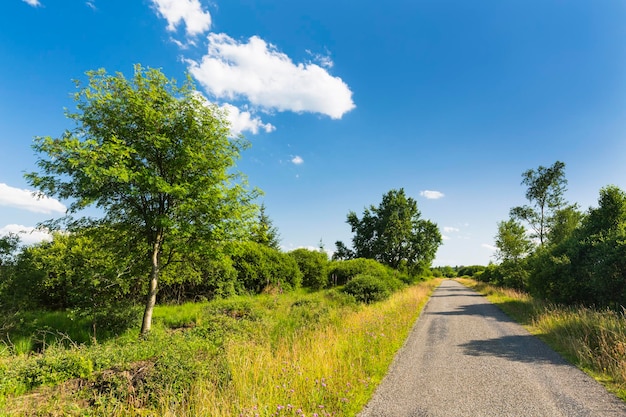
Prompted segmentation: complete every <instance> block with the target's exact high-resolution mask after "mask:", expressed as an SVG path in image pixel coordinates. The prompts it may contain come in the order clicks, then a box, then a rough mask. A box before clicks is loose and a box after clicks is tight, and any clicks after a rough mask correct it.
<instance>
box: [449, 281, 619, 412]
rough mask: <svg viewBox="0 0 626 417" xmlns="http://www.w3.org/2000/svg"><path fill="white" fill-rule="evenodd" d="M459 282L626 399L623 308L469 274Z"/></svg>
mask: <svg viewBox="0 0 626 417" xmlns="http://www.w3.org/2000/svg"><path fill="white" fill-rule="evenodd" d="M458 281H459V282H461V283H462V284H464V285H466V286H468V287H470V288H473V289H475V290H477V291H478V292H480V293H481V294H483V295H486V296H487V298H488V299H489V301H491V302H492V303H494V304H495V305H497V306H498V307H500V308H501V309H502V310H503V311H504V312H505V313H507V314H508V315H509V316H510V317H511V318H513V319H515V320H516V321H517V322H519V323H521V324H523V325H524V327H526V329H527V330H528V331H529V332H531V333H532V334H534V335H536V336H538V337H540V338H541V339H542V340H544V341H545V342H546V343H547V344H548V345H550V346H551V347H552V348H553V349H554V350H556V351H557V352H559V353H560V354H562V355H563V356H564V357H565V358H566V359H567V360H569V361H570V362H572V363H573V364H575V365H576V366H578V367H579V368H581V369H582V370H584V371H585V372H587V373H588V374H589V375H591V376H592V377H594V378H595V379H596V380H597V381H599V382H601V383H602V384H603V385H604V386H605V387H606V388H607V389H608V390H609V391H611V392H613V393H615V394H616V395H617V396H618V397H620V398H621V399H622V400H624V401H626V316H625V315H624V311H615V310H611V309H607V308H605V309H601V310H597V309H592V308H588V307H583V306H578V307H577V306H565V305H558V304H554V303H551V302H547V301H544V300H542V299H539V298H535V297H532V296H531V295H529V294H528V293H525V292H522V291H520V290H515V289H510V288H502V287H495V286H493V285H489V284H486V283H484V282H478V281H475V280H472V279H468V278H459V279H458Z"/></svg>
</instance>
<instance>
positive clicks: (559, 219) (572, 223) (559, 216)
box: [548, 204, 584, 245]
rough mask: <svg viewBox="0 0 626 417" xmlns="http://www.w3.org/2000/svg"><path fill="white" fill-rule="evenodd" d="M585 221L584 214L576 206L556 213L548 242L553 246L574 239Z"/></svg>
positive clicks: (573, 205) (570, 206)
mask: <svg viewBox="0 0 626 417" xmlns="http://www.w3.org/2000/svg"><path fill="white" fill-rule="evenodd" d="M583 219H584V214H583V213H582V212H580V211H579V210H578V206H577V205H576V204H572V205H569V206H567V207H565V208H562V209H560V210H556V211H555V212H554V217H553V218H552V225H551V228H550V230H549V231H548V241H549V242H550V244H551V245H558V244H560V243H562V242H564V241H565V240H567V239H569V238H570V237H572V235H573V234H574V232H575V231H576V229H577V228H579V227H580V226H581V224H582V221H583Z"/></svg>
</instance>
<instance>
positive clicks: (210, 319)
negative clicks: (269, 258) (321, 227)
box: [0, 280, 440, 417]
mask: <svg viewBox="0 0 626 417" xmlns="http://www.w3.org/2000/svg"><path fill="white" fill-rule="evenodd" d="M439 282H440V281H438V280H433V281H429V282H425V283H421V284H419V285H416V286H412V287H409V288H406V289H405V290H403V291H401V292H399V293H396V294H394V295H393V296H392V297H391V298H390V299H388V300H386V301H384V302H380V303H375V304H372V305H367V306H365V305H359V304H356V303H354V301H351V299H350V297H347V296H346V295H345V294H342V293H341V292H338V291H336V290H331V291H322V292H316V293H310V294H309V293H305V292H295V293H288V294H274V295H271V294H266V295H263V296H260V297H243V296H242V297H234V298H231V299H226V300H216V301H212V302H204V303H199V304H185V305H182V306H161V307H158V308H157V309H156V310H155V314H154V319H155V325H154V327H153V332H152V333H151V334H150V336H149V337H148V338H145V339H142V338H139V337H138V335H137V333H136V331H129V332H127V333H125V334H123V335H121V336H119V337H117V338H115V339H110V340H107V341H105V342H102V343H96V344H86V345H82V346H78V345H76V346H73V345H72V346H65V345H63V344H62V343H61V344H57V345H51V346H49V347H48V348H47V349H46V350H45V351H44V352H43V353H40V354H36V355H32V354H31V355H25V354H15V353H14V352H5V353H3V354H2V355H0V404H2V407H3V409H5V410H8V412H9V414H10V415H33V414H37V413H39V414H42V415H102V416H104V415H106V416H127V415H169V416H211V417H213V416H215V417H220V416H256V415H259V416H277V415H278V416H281V415H283V416H304V415H306V416H315V415H316V414H317V415H318V416H319V417H322V416H353V415H355V414H356V413H357V412H358V411H360V410H361V409H362V407H363V406H364V405H365V404H366V403H367V401H368V399H369V398H370V397H371V395H372V393H373V391H374V389H375V387H376V386H377V384H378V383H379V382H380V381H381V380H382V378H383V376H384V375H385V373H386V372H387V369H388V367H389V365H390V364H391V361H392V360H393V357H394V355H395V353H396V352H397V350H398V349H399V348H400V346H402V344H403V343H404V340H405V339H406V337H407V335H408V332H409V331H410V329H411V327H412V325H413V323H414V322H415V320H416V318H417V316H418V315H419V312H420V311H421V308H422V307H423V305H424V304H425V302H426V301H427V299H428V296H429V294H430V293H431V292H432V290H433V289H434V288H435V287H436V286H437V285H438V284H439ZM42 366H43V368H42ZM72 381H74V382H72ZM24 394H26V395H24ZM51 410H58V411H54V412H53V411H51ZM55 413H57V414H55ZM0 415H1V413H0Z"/></svg>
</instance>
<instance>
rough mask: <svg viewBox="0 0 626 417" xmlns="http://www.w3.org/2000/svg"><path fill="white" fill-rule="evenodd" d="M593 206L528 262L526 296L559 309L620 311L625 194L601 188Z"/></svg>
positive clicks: (625, 298)
mask: <svg viewBox="0 0 626 417" xmlns="http://www.w3.org/2000/svg"><path fill="white" fill-rule="evenodd" d="M598 204H599V206H598V207H597V208H592V209H590V210H589V212H588V214H587V216H585V218H584V220H583V221H582V224H581V225H580V226H579V227H578V228H576V229H575V230H574V231H573V232H572V233H570V235H569V237H567V238H566V239H564V240H563V241H561V242H560V243H559V244H555V245H553V246H552V247H550V248H547V249H545V250H542V251H537V252H536V253H535V254H534V255H533V257H531V259H530V265H531V274H530V277H529V289H530V291H531V292H533V293H534V294H537V295H540V296H542V297H545V298H547V299H549V300H552V301H556V302H560V303H570V304H571V303H583V304H587V305H596V306H608V307H612V308H620V306H623V305H626V261H625V259H626V193H624V192H623V191H621V190H620V189H619V188H617V187H614V186H611V187H606V188H603V189H602V190H601V191H600V198H599V200H598Z"/></svg>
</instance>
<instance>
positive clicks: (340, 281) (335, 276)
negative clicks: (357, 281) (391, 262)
mask: <svg viewBox="0 0 626 417" xmlns="http://www.w3.org/2000/svg"><path fill="white" fill-rule="evenodd" d="M360 274H364V275H374V276H378V277H385V276H387V269H386V268H385V266H384V265H382V264H381V263H379V262H377V261H375V260H373V259H365V258H357V259H349V260H347V261H332V262H331V263H330V265H329V268H328V276H329V279H330V281H331V283H332V284H333V285H344V284H346V283H347V282H348V281H350V280H351V279H352V278H354V277H356V276H357V275H360Z"/></svg>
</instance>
